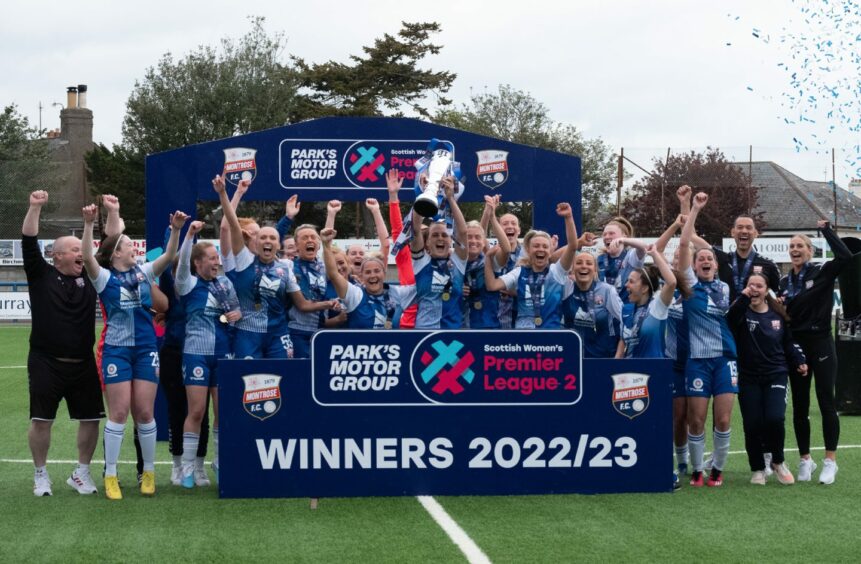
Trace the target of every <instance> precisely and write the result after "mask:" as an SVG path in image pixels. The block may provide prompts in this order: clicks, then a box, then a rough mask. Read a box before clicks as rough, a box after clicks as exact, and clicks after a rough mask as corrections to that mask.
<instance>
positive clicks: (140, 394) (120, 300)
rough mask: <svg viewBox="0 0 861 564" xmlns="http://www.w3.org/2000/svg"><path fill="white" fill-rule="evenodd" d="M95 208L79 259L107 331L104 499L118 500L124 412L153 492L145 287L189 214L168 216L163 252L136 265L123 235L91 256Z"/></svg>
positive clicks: (154, 352)
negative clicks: (131, 420)
mask: <svg viewBox="0 0 861 564" xmlns="http://www.w3.org/2000/svg"><path fill="white" fill-rule="evenodd" d="M97 214H98V209H97V208H96V206H95V205H89V206H86V207H85V208H84V209H83V215H84V239H83V243H82V246H83V257H84V267H85V268H86V270H87V276H88V277H89V278H90V280H91V281H92V283H93V286H95V288H96V291H97V292H98V293H99V298H100V299H101V300H102V303H103V304H104V306H105V312H106V314H107V326H108V330H107V333H106V335H105V348H104V352H103V355H102V370H103V374H104V378H105V395H106V396H107V399H108V422H107V423H106V424H105V439H104V444H105V497H107V498H108V499H122V492H121V490H120V486H119V481H118V480H117V459H118V458H119V455H120V447H121V446H122V442H123V433H124V430H125V423H126V419H128V414H129V410H131V412H132V417H133V418H134V420H135V424H136V425H137V429H138V436H139V437H140V443H141V453H142V457H143V462H144V464H143V474H142V476H141V493H142V494H144V495H153V494H155V442H156V423H155V419H154V417H153V405H154V403H155V395H156V391H157V390H158V366H159V362H158V349H157V348H156V336H155V329H154V328H153V324H152V313H151V312H150V308H151V307H152V298H151V297H150V286H151V285H155V284H156V281H155V279H156V277H158V276H159V275H160V274H161V273H162V272H164V271H165V270H166V269H167V268H168V267H169V266H170V263H171V261H173V258H174V257H175V256H176V248H177V244H178V242H179V231H180V230H181V229H182V226H183V225H185V222H186V220H187V219H188V216H187V215H185V214H184V213H182V212H181V211H176V212H174V213H173V214H172V215H171V216H170V228H171V234H170V239H169V240H168V244H167V248H166V249H165V253H164V254H163V255H162V256H160V257H159V258H157V259H156V260H154V261H153V262H149V263H146V264H144V265H143V266H138V265H137V262H136V260H135V248H134V244H133V243H132V241H131V239H129V238H128V237H126V236H125V235H112V236H110V237H108V238H107V239H105V240H104V241H103V242H102V244H101V246H100V247H99V251H98V254H97V256H94V255H93V223H94V222H95V219H96V215H97Z"/></svg>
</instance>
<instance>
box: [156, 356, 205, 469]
mask: <svg viewBox="0 0 861 564" xmlns="http://www.w3.org/2000/svg"><path fill="white" fill-rule="evenodd" d="M159 362H160V363H161V370H160V375H159V381H160V382H161V387H162V390H164V397H165V399H166V400H167V419H168V424H169V431H168V443H169V444H170V453H171V454H172V455H174V456H181V455H182V427H183V425H185V417H186V415H188V396H186V394H185V385H184V384H183V383H182V351H181V350H179V349H177V348H174V347H169V346H167V347H162V348H161V351H160V352H159ZM208 441H209V396H207V398H206V410H205V411H204V412H203V420H202V421H201V422H200V442H199V443H197V456H199V457H202V458H205V457H206V443H207V442H208Z"/></svg>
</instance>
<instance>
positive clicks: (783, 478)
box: [773, 462, 795, 486]
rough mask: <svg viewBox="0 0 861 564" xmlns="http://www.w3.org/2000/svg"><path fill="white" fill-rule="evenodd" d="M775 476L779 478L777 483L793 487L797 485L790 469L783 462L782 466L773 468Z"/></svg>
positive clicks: (778, 465)
mask: <svg viewBox="0 0 861 564" xmlns="http://www.w3.org/2000/svg"><path fill="white" fill-rule="evenodd" d="M773 470H774V475H775V476H777V481H778V482H780V483H781V484H783V485H784V486H791V485H792V484H794V483H795V478H793V477H792V472H790V471H789V468H787V467H786V463H785V462H781V463H780V464H775V465H774V466H773Z"/></svg>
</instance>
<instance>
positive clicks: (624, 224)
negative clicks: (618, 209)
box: [605, 216, 634, 237]
mask: <svg viewBox="0 0 861 564" xmlns="http://www.w3.org/2000/svg"><path fill="white" fill-rule="evenodd" d="M607 225H618V226H619V229H621V230H622V233H623V234H624V235H625V237H633V236H634V226H633V225H631V222H630V221H628V220H627V219H625V218H624V217H622V216H616V217H614V218H613V219H611V220H610V221H608V222H607ZM605 227H606V226H605Z"/></svg>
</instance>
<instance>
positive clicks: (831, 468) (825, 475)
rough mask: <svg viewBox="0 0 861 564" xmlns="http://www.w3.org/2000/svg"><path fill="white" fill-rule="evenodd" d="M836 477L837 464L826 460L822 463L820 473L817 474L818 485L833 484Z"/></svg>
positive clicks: (828, 459)
mask: <svg viewBox="0 0 861 564" xmlns="http://www.w3.org/2000/svg"><path fill="white" fill-rule="evenodd" d="M836 475H837V463H836V462H834V461H833V460H831V459H830V458H826V459H825V460H823V461H822V472H820V473H819V483H820V484H833V483H834V476H836Z"/></svg>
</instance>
